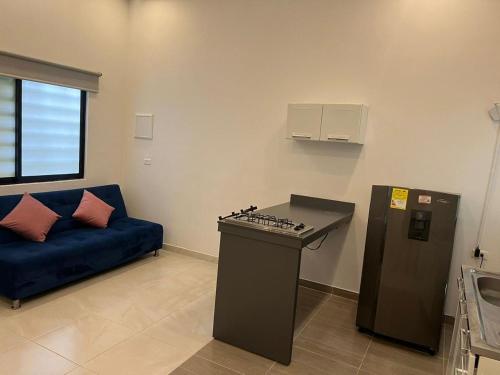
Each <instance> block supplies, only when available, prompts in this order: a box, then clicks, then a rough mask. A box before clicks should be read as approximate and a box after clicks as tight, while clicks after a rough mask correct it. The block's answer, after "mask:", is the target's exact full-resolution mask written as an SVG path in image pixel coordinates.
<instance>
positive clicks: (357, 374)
mask: <svg viewBox="0 0 500 375" xmlns="http://www.w3.org/2000/svg"><path fill="white" fill-rule="evenodd" d="M372 342H373V336H372V337H371V338H370V342H369V343H368V346H367V347H366V350H365V354H364V355H363V359H362V360H361V363H360V365H359V367H358V372H357V373H356V375H359V372H360V371H361V367H363V363H364V362H365V359H366V355H367V354H368V350H369V349H370V346H371V345H372Z"/></svg>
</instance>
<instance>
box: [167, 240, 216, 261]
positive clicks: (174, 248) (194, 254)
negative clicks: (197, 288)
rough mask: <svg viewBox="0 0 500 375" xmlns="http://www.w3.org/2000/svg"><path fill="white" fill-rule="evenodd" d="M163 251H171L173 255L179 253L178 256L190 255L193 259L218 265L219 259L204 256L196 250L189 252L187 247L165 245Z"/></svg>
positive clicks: (212, 256)
mask: <svg viewBox="0 0 500 375" xmlns="http://www.w3.org/2000/svg"><path fill="white" fill-rule="evenodd" d="M163 249H164V250H166V251H171V252H173V253H178V254H183V255H188V256H190V257H193V258H198V259H201V260H205V261H207V262H211V263H218V262H219V258H218V257H216V256H214V255H208V254H203V253H200V252H198V251H194V250H189V249H186V248H185V247H181V246H177V245H171V244H166V243H164V244H163Z"/></svg>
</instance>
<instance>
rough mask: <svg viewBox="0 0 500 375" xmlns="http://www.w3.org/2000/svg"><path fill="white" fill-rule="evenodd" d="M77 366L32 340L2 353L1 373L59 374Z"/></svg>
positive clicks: (0, 358)
mask: <svg viewBox="0 0 500 375" xmlns="http://www.w3.org/2000/svg"><path fill="white" fill-rule="evenodd" d="M76 367H77V366H76V365H75V364H74V363H72V362H70V361H68V360H66V359H64V358H62V357H61V356H59V355H57V354H55V353H53V352H51V351H49V350H47V349H44V348H42V347H41V346H39V345H37V344H34V343H32V342H26V343H24V344H21V345H18V346H15V347H14V348H12V349H10V350H8V351H6V352H4V353H2V354H1V355H0V374H5V375H33V374H36V375H59V374H61V375H62V374H66V373H67V372H69V371H71V370H72V369H74V368H76Z"/></svg>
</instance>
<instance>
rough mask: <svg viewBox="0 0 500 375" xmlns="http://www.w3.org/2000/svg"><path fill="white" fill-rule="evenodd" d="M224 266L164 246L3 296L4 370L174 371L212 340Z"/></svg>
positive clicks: (0, 352) (0, 341) (0, 364)
mask: <svg viewBox="0 0 500 375" xmlns="http://www.w3.org/2000/svg"><path fill="white" fill-rule="evenodd" d="M216 272H217V266H216V265H215V264H213V263H210V262H206V261H202V260H198V259H195V258H192V257H187V256H184V255H180V254H175V253H167V252H164V251H162V252H161V254H160V257H158V258H154V257H152V256H147V257H145V258H143V259H141V260H139V261H137V262H134V263H132V264H130V265H128V266H125V267H121V268H119V269H116V270H114V271H111V272H108V273H106V274H102V275H100V276H98V277H94V278H91V279H88V280H86V281H84V282H81V283H77V284H74V285H72V286H69V287H66V288H62V289H59V290H57V291H55V292H52V293H48V294H46V295H44V296H41V297H39V298H35V299H32V300H29V301H25V302H24V303H23V306H22V308H21V309H20V310H16V311H13V310H10V308H9V305H8V301H5V300H1V301H0V374H2V375H3V374H6V375H7V374H8V375H16V374H29V375H31V374H33V375H40V374H48V375H58V374H72V375H87V374H104V375H105V374H113V375H115V374H120V375H125V374H134V375H142V374H145V375H146V374H147V375H149V374H168V373H169V372H170V371H172V370H173V369H175V368H176V367H178V366H179V365H180V364H181V363H182V362H184V361H185V360H186V359H187V358H189V357H190V356H191V355H192V354H193V353H195V352H196V351H197V350H198V349H200V348H202V347H203V346H204V345H205V344H206V343H208V342H209V341H210V340H211V329H212V320H213V304H214V298H215V297H214V293H215V280H216Z"/></svg>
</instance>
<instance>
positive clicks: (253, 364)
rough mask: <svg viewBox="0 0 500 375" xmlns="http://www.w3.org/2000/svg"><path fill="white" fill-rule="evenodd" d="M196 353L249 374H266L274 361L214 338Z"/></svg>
mask: <svg viewBox="0 0 500 375" xmlns="http://www.w3.org/2000/svg"><path fill="white" fill-rule="evenodd" d="M196 355H198V356H200V357H202V358H205V359H207V360H209V361H212V362H215V363H217V364H219V365H221V366H224V367H227V368H230V369H232V370H234V371H237V372H241V373H244V374H248V375H253V374H265V373H266V371H267V370H268V369H269V368H270V367H271V366H272V364H273V363H274V362H273V361H271V360H269V359H267V358H264V357H261V356H258V355H256V354H253V353H250V352H247V351H245V350H242V349H239V348H236V347H234V346H232V345H228V344H225V343H223V342H221V341H218V340H212V341H210V343H208V344H207V345H205V346H204V347H203V348H202V349H200V351H199V352H198V353H196Z"/></svg>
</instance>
